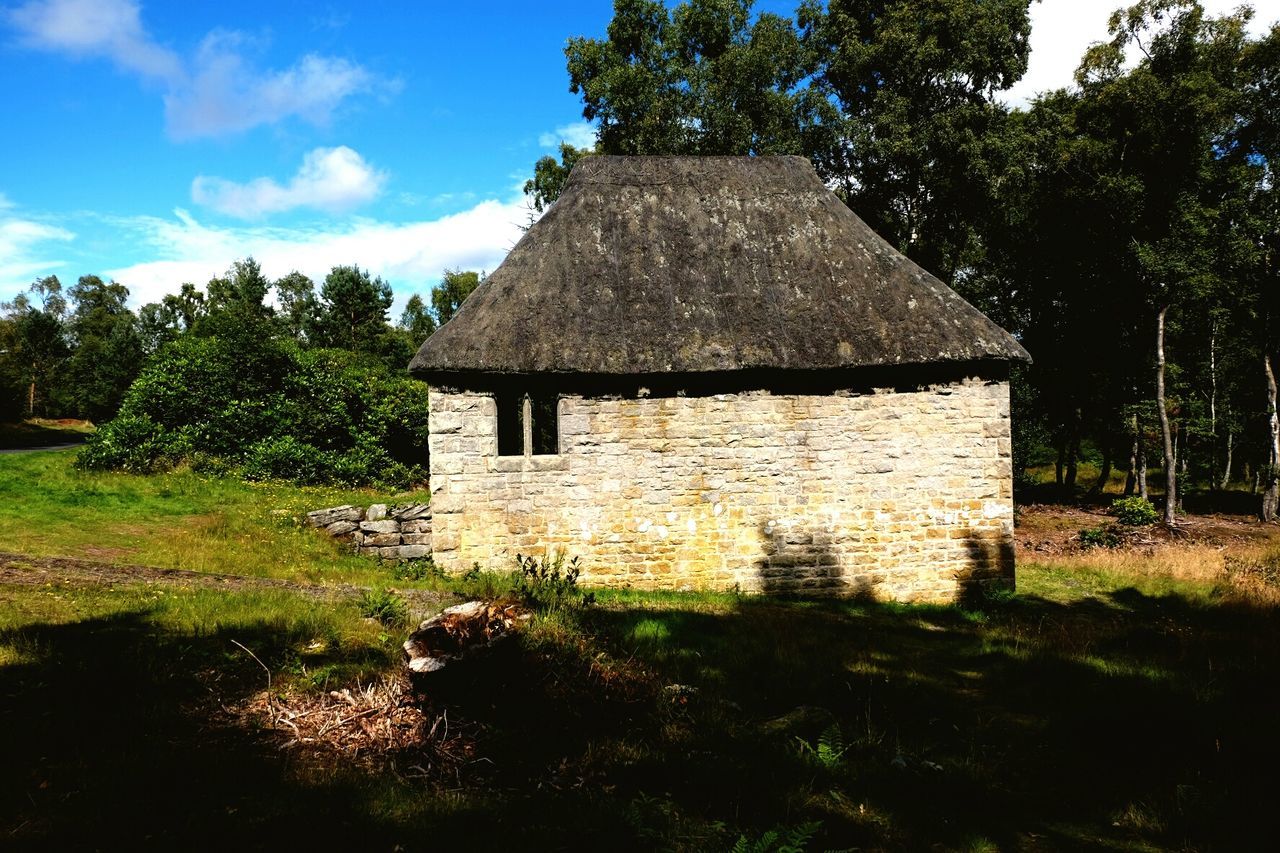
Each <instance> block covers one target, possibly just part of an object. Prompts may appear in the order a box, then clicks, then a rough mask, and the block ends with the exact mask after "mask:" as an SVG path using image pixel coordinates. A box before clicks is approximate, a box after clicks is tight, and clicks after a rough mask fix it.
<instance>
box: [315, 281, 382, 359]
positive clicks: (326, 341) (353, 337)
mask: <svg viewBox="0 0 1280 853" xmlns="http://www.w3.org/2000/svg"><path fill="white" fill-rule="evenodd" d="M391 301H392V295H391V285H389V284H387V283H386V282H385V281H383V280H382V279H381V278H371V277H370V276H369V273H368V272H367V271H365V270H362V269H360V268H359V267H358V266H355V265H352V266H337V267H334V268H333V269H332V270H331V271H330V272H329V274H328V275H327V276H325V279H324V284H323V285H322V286H321V287H320V299H319V302H318V304H317V308H316V316H315V320H314V322H313V323H312V326H311V329H310V330H309V331H308V338H309V339H310V340H311V341H312V342H313V343H315V344H316V345H317V346H324V347H338V348H340V349H349V350H354V351H357V352H366V353H373V352H377V351H378V349H379V347H378V338H379V337H381V336H382V335H383V334H384V333H385V332H386V330H387V310H388V309H390V308H391Z"/></svg>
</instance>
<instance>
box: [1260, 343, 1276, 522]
mask: <svg viewBox="0 0 1280 853" xmlns="http://www.w3.org/2000/svg"><path fill="white" fill-rule="evenodd" d="M1262 369H1263V370H1264V371H1265V372H1266V374H1267V430H1268V433H1269V436H1268V437H1269V439H1270V441H1269V442H1268V444H1267V470H1266V473H1265V474H1264V475H1263V482H1264V483H1265V484H1266V491H1264V492H1263V493H1262V520H1263V521H1274V520H1275V517H1276V505H1277V504H1280V478H1277V477H1276V465H1277V463H1278V462H1280V416H1278V415H1277V414H1276V374H1275V371H1273V370H1272V369H1271V353H1270V352H1264V353H1263V354H1262Z"/></svg>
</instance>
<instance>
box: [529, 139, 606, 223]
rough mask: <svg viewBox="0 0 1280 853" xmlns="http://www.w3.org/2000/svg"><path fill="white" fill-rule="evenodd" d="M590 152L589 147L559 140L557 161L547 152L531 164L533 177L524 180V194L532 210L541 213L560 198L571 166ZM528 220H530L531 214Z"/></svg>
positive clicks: (571, 168)
mask: <svg viewBox="0 0 1280 853" xmlns="http://www.w3.org/2000/svg"><path fill="white" fill-rule="evenodd" d="M591 153H592V152H591V149H587V148H574V147H573V146H572V145H570V144H569V143H567V142H561V143H560V160H559V162H557V161H556V158H554V157H552V156H551V155H549V154H548V155H547V156H546V157H543V158H541V159H540V160H538V162H537V163H535V164H534V165H533V177H532V178H530V179H529V180H527V181H525V183H524V194H525V195H526V196H528V198H529V203H530V204H531V205H533V209H534V211H536V212H537V213H542V212H543V211H544V210H546V209H547V208H548V207H550V206H551V204H552V203H553V202H554V201H555V200H556V199H558V198H560V193H561V191H562V190H564V182H565V181H567V180H568V179H569V173H570V172H571V171H573V167H574V166H575V165H577V162H578V161H579V160H581V159H582V158H583V157H585V156H587V155H589V154H591ZM530 221H531V222H532V216H531V217H530Z"/></svg>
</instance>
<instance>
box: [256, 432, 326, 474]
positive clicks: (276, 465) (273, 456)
mask: <svg viewBox="0 0 1280 853" xmlns="http://www.w3.org/2000/svg"><path fill="white" fill-rule="evenodd" d="M325 463H326V460H325V459H324V457H323V455H322V454H321V452H320V451H319V450H317V449H316V448H315V447H313V446H311V445H310V444H307V443H306V442H304V441H298V439H296V438H294V437H293V436H291V435H281V436H271V437H269V438H264V439H262V440H261V441H259V442H256V443H254V444H253V445H251V446H250V447H249V449H248V451H247V452H246V453H245V456H244V464H243V465H242V467H241V471H242V472H243V474H244V478H245V479H246V480H290V481H292V482H295V483H300V484H302V485H311V484H313V483H320V482H324V480H325V475H326V473H327V471H326V469H327V468H328V467H329V466H328V465H326V464H325Z"/></svg>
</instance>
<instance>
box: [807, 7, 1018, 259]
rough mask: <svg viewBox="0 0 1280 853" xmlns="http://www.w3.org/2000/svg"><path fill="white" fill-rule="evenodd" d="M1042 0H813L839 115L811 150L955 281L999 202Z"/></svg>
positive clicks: (851, 198)
mask: <svg viewBox="0 0 1280 853" xmlns="http://www.w3.org/2000/svg"><path fill="white" fill-rule="evenodd" d="M1029 5H1030V0H831V2H828V3H826V4H825V7H824V5H823V4H821V3H818V2H816V0H806V2H805V3H804V4H803V5H802V6H801V7H800V10H799V14H798V18H799V25H800V28H801V31H802V33H803V44H804V46H805V47H806V49H808V50H809V51H811V53H812V54H813V56H814V60H815V63H816V75H815V90H816V94H817V95H818V96H819V99H820V100H830V101H833V102H834V103H836V104H838V105H839V116H838V117H836V118H835V119H827V120H826V121H824V122H822V123H821V125H820V126H822V127H824V128H825V129H826V131H827V134H826V135H825V136H823V137H821V141H822V142H823V144H821V145H819V146H818V147H814V148H811V149H810V151H809V152H808V153H809V154H810V156H811V157H812V158H813V159H814V162H815V165H816V166H817V168H818V172H819V174H821V175H822V176H823V177H824V178H825V179H827V180H828V181H830V182H832V183H834V184H835V185H836V186H837V187H839V189H840V192H841V193H842V195H843V196H844V197H845V200H846V202H847V203H848V204H849V206H850V207H851V208H853V210H855V211H857V213H858V215H860V216H861V217H862V218H863V219H865V220H866V221H867V224H868V225H870V226H871V227H872V228H873V229H874V230H875V231H876V232H877V233H878V234H880V235H881V236H882V237H884V238H885V239H886V240H888V241H889V242H890V243H892V244H894V245H895V246H897V247H898V248H899V249H900V250H902V251H903V252H904V253H906V254H907V255H909V256H910V257H911V258H912V259H914V260H916V261H918V262H919V263H921V264H922V265H923V266H924V267H925V268H926V269H928V270H930V271H931V272H933V273H935V274H937V275H938V276H939V277H940V278H942V279H943V280H944V281H947V282H948V283H951V282H953V281H954V280H955V278H956V275H957V273H958V272H959V271H960V270H962V269H963V268H964V267H965V266H966V265H967V264H968V263H969V262H970V260H971V256H972V255H973V254H974V252H975V251H976V244H977V242H978V237H977V235H976V234H975V233H974V229H973V227H972V223H973V222H974V220H975V218H979V217H980V216H981V215H982V214H983V212H985V211H986V210H989V209H990V208H991V206H992V192H993V188H994V186H995V183H996V180H995V179H996V177H997V176H998V175H999V172H1000V170H1001V162H1000V161H1001V159H1002V155H1005V154H1007V153H1008V152H1006V151H1004V150H1002V147H1001V144H1000V140H1001V134H1002V124H1003V122H1004V120H1005V117H1006V111H1005V110H1004V108H1002V107H1000V106H998V105H997V104H996V103H995V102H994V98H995V95H996V93H998V92H1000V91H1003V90H1005V89H1007V88H1009V87H1010V86H1012V85H1013V84H1014V83H1016V82H1017V81H1018V80H1019V79H1020V78H1021V77H1022V75H1023V74H1024V73H1025V72H1026V68H1027V57H1028V43H1029V39H1030V33H1031V24H1030V18H1029V15H1028V12H1027V8H1028V6H1029Z"/></svg>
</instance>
